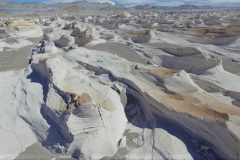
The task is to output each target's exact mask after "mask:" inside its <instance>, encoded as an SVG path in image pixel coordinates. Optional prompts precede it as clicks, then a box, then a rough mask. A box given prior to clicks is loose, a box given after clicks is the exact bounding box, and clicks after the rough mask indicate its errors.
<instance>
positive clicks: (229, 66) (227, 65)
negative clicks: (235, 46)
mask: <svg viewBox="0 0 240 160" xmlns="http://www.w3.org/2000/svg"><path fill="white" fill-rule="evenodd" d="M222 65H223V68H224V70H226V71H228V72H230V73H233V74H236V75H238V76H240V63H237V62H233V61H231V60H227V59H222Z"/></svg>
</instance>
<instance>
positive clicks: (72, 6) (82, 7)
mask: <svg viewBox="0 0 240 160" xmlns="http://www.w3.org/2000/svg"><path fill="white" fill-rule="evenodd" d="M199 8H209V7H198V6H195V5H182V6H177V7H172V6H171V7H167V6H153V5H138V6H133V7H125V6H124V5H121V4H117V5H112V4H110V3H99V2H92V3H89V2H87V1H78V2H72V3H57V4H46V3H38V2H24V3H19V2H11V1H1V3H0V13H4V14H9V15H11V16H13V15H15V16H19V15H29V14H35V15H54V14H71V15H81V14H102V13H111V12H115V11H135V10H136V11H138V10H193V9H199ZM0 16H1V14H0Z"/></svg>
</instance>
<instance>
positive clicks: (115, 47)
mask: <svg viewBox="0 0 240 160" xmlns="http://www.w3.org/2000/svg"><path fill="white" fill-rule="evenodd" d="M85 48H87V49H90V50H98V51H104V52H109V53H112V54H117V55H118V56H119V57H121V58H125V59H126V60H128V61H130V62H136V63H141V64H146V63H145V60H144V59H143V58H141V56H139V55H138V54H137V53H136V52H135V51H134V50H132V49H131V48H130V47H128V46H127V45H126V44H122V43H100V44H98V45H96V46H86V47H85Z"/></svg>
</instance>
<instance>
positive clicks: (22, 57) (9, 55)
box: [0, 37, 42, 72]
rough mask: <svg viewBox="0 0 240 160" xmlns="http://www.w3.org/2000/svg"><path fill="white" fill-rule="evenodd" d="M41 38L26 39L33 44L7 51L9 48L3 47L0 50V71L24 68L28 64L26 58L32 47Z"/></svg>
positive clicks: (11, 40) (7, 40)
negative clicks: (0, 50)
mask: <svg viewBox="0 0 240 160" xmlns="http://www.w3.org/2000/svg"><path fill="white" fill-rule="evenodd" d="M41 39H42V37H38V38H29V39H28V40H29V41H31V42H32V43H33V44H32V45H29V46H26V47H22V48H20V49H17V50H11V51H7V50H8V49H9V48H4V50H3V51H2V52H0V72H2V71H10V70H19V69H23V68H26V67H27V66H28V59H29V56H30V55H31V50H32V48H33V47H34V46H35V45H36V44H37V43H38V42H39V41H40V40H41ZM13 41H14V39H12V38H9V39H6V42H8V43H11V42H13Z"/></svg>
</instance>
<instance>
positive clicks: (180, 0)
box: [3, 0, 240, 7]
mask: <svg viewBox="0 0 240 160" xmlns="http://www.w3.org/2000/svg"><path fill="white" fill-rule="evenodd" d="M6 1H8V0H5V2H6ZM9 1H10V2H41V3H72V2H80V1H86V2H100V3H104V2H108V3H110V4H113V5H114V4H122V5H124V6H137V5H156V6H181V5H195V6H211V7H240V2H239V1H238V0H229V1H228V2H227V3H226V1H224V0H198V1H194V0H149V1H147V2H146V1H145V0H9ZM3 2H4V1H3Z"/></svg>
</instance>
